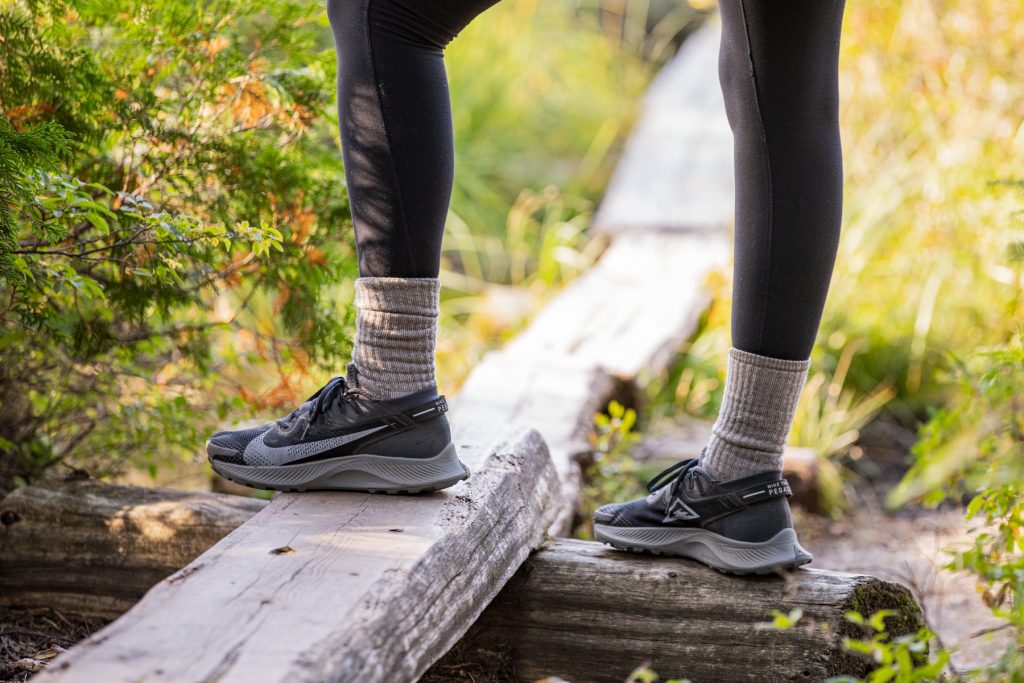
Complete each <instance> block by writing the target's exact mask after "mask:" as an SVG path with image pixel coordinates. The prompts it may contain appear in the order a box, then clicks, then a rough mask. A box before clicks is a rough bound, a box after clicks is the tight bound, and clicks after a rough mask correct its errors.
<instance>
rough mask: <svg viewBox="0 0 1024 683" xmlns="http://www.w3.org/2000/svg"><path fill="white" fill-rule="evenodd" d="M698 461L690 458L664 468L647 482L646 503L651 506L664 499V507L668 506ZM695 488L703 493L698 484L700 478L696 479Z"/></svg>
mask: <svg viewBox="0 0 1024 683" xmlns="http://www.w3.org/2000/svg"><path fill="white" fill-rule="evenodd" d="M699 462H700V460H699V459H697V458H690V459H688V460H681V461H679V462H677V463H675V464H674V465H672V466H670V467H667V468H665V469H664V470H662V471H661V472H659V473H658V474H656V475H654V477H653V478H652V479H651V480H650V481H649V482H647V491H648V494H649V495H648V496H647V502H648V504H653V503H656V502H658V501H659V499H664V503H665V505H668V501H669V500H670V499H671V497H672V496H674V495H675V494H676V491H677V490H678V488H679V486H680V484H681V483H682V482H683V480H684V479H686V475H687V474H688V473H689V472H690V470H691V469H693V468H694V467H695V466H696V465H697V463H699ZM697 487H698V488H699V489H700V492H701V493H704V486H703V485H702V484H701V482H700V478H697Z"/></svg>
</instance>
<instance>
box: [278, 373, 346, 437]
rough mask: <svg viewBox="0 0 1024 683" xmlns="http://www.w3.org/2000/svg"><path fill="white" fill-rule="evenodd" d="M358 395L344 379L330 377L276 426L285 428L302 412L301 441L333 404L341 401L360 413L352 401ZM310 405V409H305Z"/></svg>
mask: <svg viewBox="0 0 1024 683" xmlns="http://www.w3.org/2000/svg"><path fill="white" fill-rule="evenodd" d="M357 395H361V394H360V390H359V388H358V386H353V385H351V384H349V383H348V382H347V381H346V380H345V378H344V377H332V378H331V379H330V380H328V381H327V383H326V384H324V385H323V386H322V387H320V388H319V389H318V390H317V391H316V393H315V394H313V395H312V396H310V397H309V398H307V399H306V401H305V402H304V403H303V404H302V405H301V406H299V407H298V408H296V409H295V410H293V411H292V412H291V413H289V414H288V415H287V416H285V417H283V418H281V419H280V420H277V424H278V425H280V426H282V427H287V426H288V425H290V424H291V423H292V422H293V421H294V420H295V419H297V418H298V417H299V416H300V415H302V414H303V412H306V414H307V420H306V426H305V427H304V428H303V430H302V437H301V438H302V439H305V438H306V432H307V431H309V427H310V425H311V424H313V422H314V421H315V420H316V419H317V418H318V417H319V416H321V415H323V414H324V413H326V412H327V410H328V408H330V407H331V406H332V405H334V404H335V403H337V402H339V401H342V402H344V403H346V404H348V405H349V406H351V407H352V408H353V409H354V410H355V411H356V412H362V409H361V408H360V407H359V404H358V403H357V402H356V401H355V400H354V399H355V397H356V396H357ZM310 404H312V406H311V407H309V408H307V406H309V405H310Z"/></svg>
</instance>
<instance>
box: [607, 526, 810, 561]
mask: <svg viewBox="0 0 1024 683" xmlns="http://www.w3.org/2000/svg"><path fill="white" fill-rule="evenodd" d="M594 536H595V537H596V538H597V540H598V541H602V542H605V543H611V544H612V545H618V546H623V547H630V548H643V549H645V550H653V551H657V552H661V553H666V554H670V555H679V556H681V557H690V558H693V559H695V560H700V561H701V562H704V563H705V564H709V565H711V566H713V567H717V568H719V569H728V570H730V571H742V572H758V571H766V570H771V569H773V568H776V567H790V566H795V565H799V564H806V563H807V562H810V561H811V555H810V553H808V552H807V551H806V550H804V549H803V547H802V546H801V545H800V541H799V540H797V537H796V531H794V530H793V529H791V528H787V529H782V530H781V531H779V533H777V534H775V535H774V536H773V537H771V538H770V539H768V540H767V541H760V542H751V541H737V540H734V539H731V538H727V537H725V536H722V535H720V534H716V533H715V532H713V531H708V530H707V529H700V528H694V527H668V526H665V527H615V526H608V525H605V524H595V525H594Z"/></svg>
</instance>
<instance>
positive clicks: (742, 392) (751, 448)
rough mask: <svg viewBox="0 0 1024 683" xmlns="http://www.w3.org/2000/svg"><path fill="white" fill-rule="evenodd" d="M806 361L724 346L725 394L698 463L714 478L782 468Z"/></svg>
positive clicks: (729, 477) (809, 363)
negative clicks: (760, 354)
mask: <svg viewBox="0 0 1024 683" xmlns="http://www.w3.org/2000/svg"><path fill="white" fill-rule="evenodd" d="M810 365H811V362H810V360H783V359H781V358H769V357H768V356H759V355H757V354H755V353H750V352H748V351H741V350H739V349H737V348H731V349H729V366H728V368H727V370H726V374H725V396H724V397H723V399H722V407H721V409H720V410H719V413H718V419H717V420H715V424H714V426H713V427H712V428H711V438H710V439H709V440H708V444H707V447H706V448H705V449H704V453H703V455H702V456H701V467H703V468H704V469H705V470H707V471H708V473H709V474H711V476H713V477H715V478H716V479H718V480H719V481H729V480H731V479H737V478H739V477H746V476H750V475H752V474H758V473H760V472H770V471H779V470H781V469H782V449H783V446H784V445H785V443H786V436H787V435H788V434H789V428H790V427H791V426H792V423H793V415H794V414H795V413H796V405H797V402H798V401H799V400H800V392H801V391H803V388H804V382H805V381H806V380H807V370H808V368H809V367H810Z"/></svg>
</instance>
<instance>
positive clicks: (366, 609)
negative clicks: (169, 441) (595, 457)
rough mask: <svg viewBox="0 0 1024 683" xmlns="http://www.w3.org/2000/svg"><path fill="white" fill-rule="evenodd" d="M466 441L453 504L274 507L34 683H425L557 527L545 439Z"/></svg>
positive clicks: (309, 498) (485, 436)
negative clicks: (422, 678)
mask: <svg viewBox="0 0 1024 683" xmlns="http://www.w3.org/2000/svg"><path fill="white" fill-rule="evenodd" d="M457 443H459V444H460V457H461V458H462V459H463V461H464V462H465V463H466V464H467V465H468V466H469V467H470V469H471V470H472V471H473V476H472V477H471V478H470V479H469V480H468V481H465V482H461V483H460V484H458V485H457V486H455V487H453V488H451V489H448V490H447V491H444V492H439V493H435V494H430V495H425V496H415V497H413V496H382V495H370V494H355V493H351V494H349V493H339V492H322V493H301V494H282V495H279V496H277V497H276V498H275V499H274V501H273V502H272V503H271V504H270V505H269V506H267V507H266V508H265V509H264V510H262V511H261V512H260V513H258V514H257V515H256V516H255V517H253V518H252V519H251V520H250V521H249V522H247V523H246V524H244V525H243V526H241V527H240V528H238V529H237V530H235V531H234V532H233V533H231V534H230V535H228V536H227V537H226V538H224V539H223V540H222V541H220V542H219V543H218V544H217V545H215V546H214V547H213V548H211V549H210V550H209V551H207V552H206V553H204V554H203V555H201V556H200V557H199V558H198V559H196V560H195V561H194V562H192V563H191V564H189V565H188V566H187V567H185V568H184V569H182V570H181V571H179V572H177V573H175V574H174V575H172V576H170V577H169V578H167V579H166V580H164V581H162V582H161V583H160V584H158V585H157V586H155V587H154V588H153V589H152V590H151V591H150V592H149V593H148V594H147V595H146V597H145V598H143V600H142V601H141V602H140V603H139V604H137V605H136V606H135V607H134V608H133V609H132V610H130V611H129V612H128V613H127V614H125V615H124V616H123V617H121V618H120V619H118V620H117V621H116V622H114V623H113V624H111V625H110V626H108V627H107V628H105V629H103V630H102V631H100V632H99V633H97V634H95V635H94V636H92V637H91V638H89V639H87V640H86V641H83V642H82V643H81V644H80V645H78V646H77V647H75V648H74V649H73V650H72V651H71V652H69V653H68V654H66V655H64V656H62V657H61V659H60V660H58V662H56V663H55V664H54V668H53V669H52V670H49V671H47V672H45V673H44V674H43V675H42V676H41V677H40V678H39V679H38V680H39V681H41V682H44V681H51V682H56V681H90V682H91V681H105V682H111V683H114V682H117V681H139V680H145V681H149V682H151V683H152V682H158V681H173V682H175V683H185V682H188V681H213V680H216V681H221V682H226V681H245V682H250V681H257V680H258V681H268V682H269V681H356V680H358V681H378V680H381V681H382V680H386V681H411V680H415V679H416V678H417V677H418V676H419V675H420V674H421V673H422V672H423V671H424V670H425V669H426V667H427V666H429V665H430V663H431V662H433V661H434V660H435V659H436V658H437V657H439V656H440V655H441V654H442V653H443V652H444V651H445V650H446V649H448V648H449V647H450V646H451V645H452V644H453V643H454V642H456V641H457V640H458V638H459V637H460V636H461V635H462V634H463V633H464V632H465V630H466V629H467V628H469V626H470V624H472V623H473V621H474V620H475V619H476V618H477V616H478V615H479V613H480V611H481V610H482V609H483V608H484V606H486V605H487V604H488V603H489V602H490V600H491V599H492V598H493V597H494V596H495V595H496V594H497V593H498V591H499V590H500V589H501V587H502V586H503V585H504V584H505V582H506V581H507V580H508V578H509V577H510V576H511V575H512V574H513V572H514V571H515V570H516V568H517V567H518V566H519V565H520V564H521V562H522V561H523V560H524V559H525V558H526V556H527V554H528V553H529V551H530V550H531V549H532V548H535V547H537V546H538V545H539V544H540V542H541V540H542V538H543V530H544V529H545V528H547V526H548V525H549V524H550V521H551V518H552V516H553V514H554V510H553V506H552V505H551V501H553V500H555V499H556V492H557V477H556V475H555V472H554V469H553V467H552V465H551V461H550V459H549V457H548V454H547V448H546V447H545V445H544V442H543V440H542V439H541V438H540V436H539V435H538V434H537V432H536V431H534V430H527V429H515V428H509V429H507V430H505V431H504V432H502V435H501V436H500V437H498V438H495V435H494V432H493V430H490V429H487V428H473V427H470V428H468V429H463V430H461V431H460V433H459V434H458V436H457Z"/></svg>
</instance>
